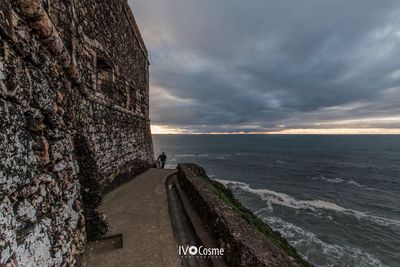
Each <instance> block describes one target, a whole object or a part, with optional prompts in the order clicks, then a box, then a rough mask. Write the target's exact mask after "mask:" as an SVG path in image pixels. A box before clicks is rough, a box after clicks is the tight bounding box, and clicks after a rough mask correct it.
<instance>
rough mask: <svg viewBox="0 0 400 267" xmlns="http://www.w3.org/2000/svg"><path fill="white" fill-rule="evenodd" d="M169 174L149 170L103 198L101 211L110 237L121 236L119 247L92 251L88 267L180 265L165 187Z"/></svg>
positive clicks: (164, 266) (88, 254)
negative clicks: (108, 224)
mask: <svg viewBox="0 0 400 267" xmlns="http://www.w3.org/2000/svg"><path fill="white" fill-rule="evenodd" d="M171 173H173V171H171V170H162V169H151V170H149V171H148V172H146V173H144V174H142V175H140V176H138V177H136V178H135V179H133V180H132V181H130V182H128V183H126V184H124V185H122V186H120V187H118V188H116V189H115V190H113V191H111V192H110V193H108V194H107V195H106V196H105V198H104V199H103V203H102V205H101V207H100V210H101V211H102V212H103V213H104V214H106V215H107V217H108V221H109V223H110V225H111V227H112V230H111V233H109V236H113V235H118V234H122V239H123V240H122V248H119V249H107V250H106V251H104V250H103V251H101V252H99V251H96V249H93V250H92V251H91V252H88V253H87V257H86V258H87V259H86V263H87V265H88V266H96V267H98V266H100V267H101V266H107V267H112V266H135V267H136V266H156V267H158V266H160V267H169V266H171V267H174V266H182V265H181V260H180V258H179V256H178V247H177V244H176V242H175V239H174V234H173V231H172V227H171V220H170V216H169V213H168V200H167V195H166V188H165V177H166V176H168V175H169V174H171ZM94 246H96V245H94Z"/></svg>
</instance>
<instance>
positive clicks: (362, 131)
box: [151, 125, 400, 135]
mask: <svg viewBox="0 0 400 267" xmlns="http://www.w3.org/2000/svg"><path fill="white" fill-rule="evenodd" d="M151 132H152V134H194V135H196V134H212V135H224V134H225V135H227V134H288V135H290V134H304V135H307V134H310V135H315V134H318V135H345V134H347V135H357V134H359V135H374V134H376V135H380V134H382V135H400V128H396V129H384V128H338V129H286V130H282V131H269V132H262V131H261V132H204V133H196V132H191V131H187V130H184V129H178V128H170V127H168V126H160V125H152V126H151Z"/></svg>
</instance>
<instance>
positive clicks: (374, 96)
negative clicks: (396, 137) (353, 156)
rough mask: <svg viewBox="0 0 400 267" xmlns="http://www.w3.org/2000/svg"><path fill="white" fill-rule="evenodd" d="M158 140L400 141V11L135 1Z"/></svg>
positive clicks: (307, 1)
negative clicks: (379, 136) (167, 136)
mask: <svg viewBox="0 0 400 267" xmlns="http://www.w3.org/2000/svg"><path fill="white" fill-rule="evenodd" d="M129 2H130V4H131V6H132V8H133V12H134V14H135V17H136V19H137V21H138V24H139V27H140V29H141V32H142V35H143V38H144V40H145V42H146V45H147V47H148V50H149V52H150V62H151V85H150V90H151V103H150V105H151V119H152V123H153V132H183V133H209V132H225V133H226V132H281V133H348V132H351V133H400V1H399V0H379V1H378V0H353V1H349V0H296V1H294V0H129Z"/></svg>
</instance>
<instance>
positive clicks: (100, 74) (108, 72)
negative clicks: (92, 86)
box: [96, 58, 114, 96]
mask: <svg viewBox="0 0 400 267" xmlns="http://www.w3.org/2000/svg"><path fill="white" fill-rule="evenodd" d="M96 65H97V81H96V83H97V84H96V85H97V91H98V92H100V93H103V94H104V95H106V96H112V93H113V82H114V72H113V68H112V67H111V65H110V64H108V63H107V61H105V60H104V59H102V58H98V59H97V63H96Z"/></svg>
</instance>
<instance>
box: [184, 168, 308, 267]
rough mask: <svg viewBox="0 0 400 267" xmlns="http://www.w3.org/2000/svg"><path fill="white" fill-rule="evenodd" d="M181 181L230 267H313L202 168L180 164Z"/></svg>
mask: <svg viewBox="0 0 400 267" xmlns="http://www.w3.org/2000/svg"><path fill="white" fill-rule="evenodd" d="M178 180H179V183H180V185H181V187H182V188H183V190H184V191H185V193H186V195H187V196H188V198H189V199H190V201H191V203H192V205H193V207H194V209H195V210H196V211H197V212H198V213H199V215H200V217H201V219H202V221H203V223H204V224H205V226H206V228H207V229H208V230H209V231H210V232H211V233H212V234H213V235H214V237H215V238H216V239H217V240H218V243H219V245H220V247H221V248H224V250H225V255H224V256H225V259H226V261H227V263H228V264H229V265H230V266H270V267H271V266H279V267H283V266H311V265H310V264H309V263H308V262H306V261H305V260H303V259H302V258H301V256H300V255H298V254H297V252H296V250H295V249H294V248H292V247H291V246H290V245H289V244H288V243H287V241H286V240H285V239H284V238H282V237H281V236H280V235H279V233H277V232H274V231H273V230H272V229H271V228H270V227H269V226H268V225H266V224H264V223H263V222H262V221H261V220H260V219H258V218H257V217H256V216H255V215H254V214H253V213H252V212H251V211H250V210H248V209H246V208H244V207H243V206H242V205H241V204H240V202H239V201H237V200H236V199H235V198H234V196H233V194H232V192H231V191H230V190H229V189H226V188H225V187H224V186H223V185H222V184H220V183H218V182H215V181H212V180H210V179H209V178H208V177H207V174H206V171H205V170H204V169H203V168H201V167H199V166H197V165H195V164H179V165H178Z"/></svg>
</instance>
